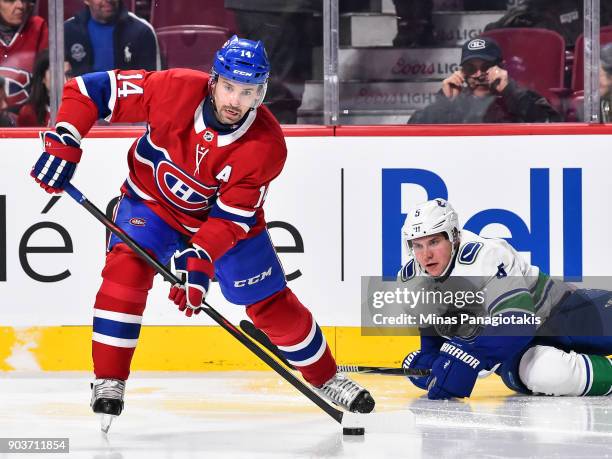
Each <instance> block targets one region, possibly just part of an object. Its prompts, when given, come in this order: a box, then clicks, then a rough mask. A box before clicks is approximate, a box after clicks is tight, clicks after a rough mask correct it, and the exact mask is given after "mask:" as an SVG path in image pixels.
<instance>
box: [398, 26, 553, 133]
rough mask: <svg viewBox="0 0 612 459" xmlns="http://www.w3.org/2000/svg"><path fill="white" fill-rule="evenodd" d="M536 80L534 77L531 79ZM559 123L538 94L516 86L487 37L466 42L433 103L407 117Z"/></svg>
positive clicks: (427, 120) (425, 121)
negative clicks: (453, 70) (456, 68)
mask: <svg viewBox="0 0 612 459" xmlns="http://www.w3.org/2000/svg"><path fill="white" fill-rule="evenodd" d="M535 78H537V76H535ZM555 121H563V120H562V117H561V115H559V113H557V111H556V110H555V109H554V108H553V107H552V106H551V105H550V104H549V103H548V101H547V100H546V98H544V97H543V96H541V95H540V94H538V93H536V92H534V91H532V90H529V89H526V88H522V87H520V86H518V85H517V83H516V82H515V81H513V80H512V79H511V78H510V77H509V76H508V72H507V71H506V70H504V68H503V56H502V52H501V49H500V48H499V45H498V44H497V43H496V42H495V41H494V40H492V39H491V38H486V37H480V38H474V39H471V40H469V41H468V42H466V43H465V44H464V45H463V48H462V50H461V67H460V68H459V70H457V71H456V72H454V73H453V74H452V75H450V76H449V77H448V78H446V79H445V80H444V81H443V82H442V89H441V90H440V92H439V93H438V95H437V97H436V101H435V102H434V103H433V104H431V105H429V106H427V107H425V108H424V109H422V110H419V111H417V112H415V113H414V114H413V115H412V117H411V118H410V121H409V123H412V124H438V123H439V124H459V123H548V122H555Z"/></svg>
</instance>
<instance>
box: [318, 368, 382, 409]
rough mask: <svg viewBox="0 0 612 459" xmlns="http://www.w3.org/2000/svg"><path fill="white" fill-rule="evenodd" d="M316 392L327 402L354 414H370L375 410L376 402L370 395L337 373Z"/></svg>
mask: <svg viewBox="0 0 612 459" xmlns="http://www.w3.org/2000/svg"><path fill="white" fill-rule="evenodd" d="M316 391H317V393H318V394H320V395H321V396H322V397H323V398H325V399H326V400H329V401H330V402H332V403H334V404H336V405H338V406H340V407H342V408H344V409H346V410H349V411H352V412H353V413H369V412H370V411H372V410H373V409H374V405H375V402H374V399H373V398H372V396H371V395H370V393H369V392H368V391H367V390H366V389H365V388H363V387H361V386H360V385H359V384H357V383H356V382H355V381H353V380H352V379H350V378H348V377H347V376H346V375H344V374H342V373H336V374H335V375H334V376H333V378H331V379H330V380H329V381H327V382H326V383H325V384H323V385H322V386H321V387H317V388H316Z"/></svg>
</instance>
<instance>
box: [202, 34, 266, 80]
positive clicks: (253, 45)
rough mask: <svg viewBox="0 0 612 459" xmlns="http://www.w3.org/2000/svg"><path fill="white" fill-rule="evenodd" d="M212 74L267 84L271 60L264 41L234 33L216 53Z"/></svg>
mask: <svg viewBox="0 0 612 459" xmlns="http://www.w3.org/2000/svg"><path fill="white" fill-rule="evenodd" d="M212 74H213V76H215V77H217V76H222V77H223V78H227V79H228V80H232V81H236V82H237V83H243V84H262V85H265V84H266V82H267V81H268V76H269V75H270V61H268V55H267V54H266V50H265V48H264V45H263V43H262V42H261V41H253V40H247V39H245V38H238V36H236V35H234V36H233V37H232V38H230V39H229V40H228V41H226V42H225V44H224V45H223V46H222V47H221V49H220V50H219V51H217V53H216V54H215V61H214V62H213V67H212Z"/></svg>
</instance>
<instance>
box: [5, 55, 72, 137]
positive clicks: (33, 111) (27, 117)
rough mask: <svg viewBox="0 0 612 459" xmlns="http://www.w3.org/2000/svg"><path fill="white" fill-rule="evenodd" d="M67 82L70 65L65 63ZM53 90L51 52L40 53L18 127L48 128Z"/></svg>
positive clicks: (19, 117) (69, 75) (21, 110)
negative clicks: (30, 89) (28, 97)
mask: <svg viewBox="0 0 612 459" xmlns="http://www.w3.org/2000/svg"><path fill="white" fill-rule="evenodd" d="M64 75H65V77H66V78H65V80H64V82H65V81H66V80H68V79H70V77H71V69H70V63H69V62H67V61H66V62H64ZM50 90H51V71H50V70H49V50H46V49H45V50H43V51H41V52H40V53H38V56H37V57H36V62H35V63H34V73H33V75H32V91H31V92H30V99H29V100H28V102H27V103H26V104H24V105H23V106H22V107H21V109H20V110H19V116H18V118H17V126H19V127H28V126H48V125H49V118H50V114H51V113H50V100H49V92H50Z"/></svg>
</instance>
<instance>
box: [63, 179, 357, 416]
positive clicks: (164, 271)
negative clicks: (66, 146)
mask: <svg viewBox="0 0 612 459" xmlns="http://www.w3.org/2000/svg"><path fill="white" fill-rule="evenodd" d="M64 191H66V193H68V194H69V195H70V197H72V198H73V199H74V200H75V201H77V202H78V203H79V204H81V205H82V206H83V207H84V208H85V209H87V211H88V212H89V213H90V214H92V215H93V216H94V217H95V218H96V219H97V220H99V221H100V222H101V223H102V224H103V225H104V226H105V227H106V228H108V229H109V230H110V231H111V232H112V233H113V234H114V235H115V236H117V237H118V238H119V239H121V240H122V241H123V242H125V244H126V245H127V246H128V247H130V248H131V249H132V250H133V251H134V252H135V253H136V254H138V255H139V256H140V257H142V259H143V260H144V261H146V262H147V263H148V264H149V265H150V266H151V267H152V268H153V269H155V271H156V272H157V273H159V274H160V275H161V276H162V277H163V278H164V279H165V280H167V281H168V282H170V283H171V284H172V285H173V286H176V287H179V286H181V284H182V282H181V280H180V279H179V278H178V277H176V276H175V275H174V274H173V273H172V272H171V271H170V270H168V268H166V267H165V266H164V265H162V264H161V263H160V262H159V261H157V260H156V259H155V258H153V257H152V256H151V255H150V254H149V253H147V252H146V251H145V250H144V249H143V248H142V247H140V245H138V243H137V242H136V241H134V240H133V239H132V238H131V237H130V236H128V235H127V234H125V233H124V232H123V231H122V230H121V228H119V227H118V226H117V225H115V223H114V222H113V221H111V220H110V219H109V218H108V217H107V216H106V215H105V214H104V213H103V212H102V211H101V210H100V209H98V208H97V207H96V206H95V205H94V204H92V203H91V202H90V201H89V200H88V199H87V198H86V197H85V196H84V195H83V194H82V193H81V192H80V191H79V190H78V189H77V188H75V187H74V186H73V185H72V184H71V183H69V182H67V183H66V184H65V185H64ZM199 309H201V310H202V311H204V312H205V313H206V314H207V315H208V316H209V317H210V318H211V319H213V320H214V321H215V322H217V323H218V324H219V325H220V326H221V327H223V328H224V329H225V331H227V332H228V333H229V334H230V335H232V336H233V337H234V338H236V339H237V340H238V341H240V342H241V343H242V344H243V345H244V346H245V347H246V348H248V349H249V350H250V351H251V352H252V353H253V354H255V355H256V356H257V357H259V358H260V359H261V360H263V361H264V362H265V363H266V365H268V366H269V367H270V368H272V369H273V370H274V371H276V372H277V373H278V374H279V375H280V376H281V377H282V378H283V379H284V380H285V381H287V382H289V383H290V384H291V385H292V386H293V387H295V388H296V389H297V390H299V391H300V392H301V393H302V394H304V395H305V396H306V397H307V398H308V399H310V401H312V402H313V403H314V404H315V405H317V406H318V407H319V408H321V409H322V410H323V411H325V412H326V413H327V414H328V415H329V416H331V417H332V418H333V419H334V420H335V421H336V422H338V423H340V424H342V418H343V416H344V412H343V411H340V410H337V409H336V408H334V407H332V406H331V405H329V404H328V403H327V402H325V400H323V399H322V398H321V397H319V396H318V395H317V394H315V393H314V392H313V391H312V390H311V389H310V388H309V387H308V386H306V385H305V384H304V383H303V382H302V381H300V380H299V379H298V378H297V377H295V376H294V375H293V374H292V373H291V372H290V371H289V370H287V369H286V368H285V367H283V366H282V365H281V364H280V363H278V362H277V361H276V360H274V358H272V357H270V355H268V354H267V353H266V351H264V350H263V349H262V348H261V347H259V346H258V345H257V344H255V343H254V342H253V341H251V340H250V339H249V338H248V337H247V335H245V334H244V333H243V332H242V331H241V330H240V329H238V328H236V327H235V326H234V325H233V324H232V323H231V322H229V321H228V320H227V319H226V318H225V317H223V316H222V315H221V314H220V313H219V312H217V311H216V310H215V309H214V308H213V307H212V306H211V305H210V304H208V303H206V302H204V303H203V305H202V307H201V308H199ZM349 427H350V426H349Z"/></svg>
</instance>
